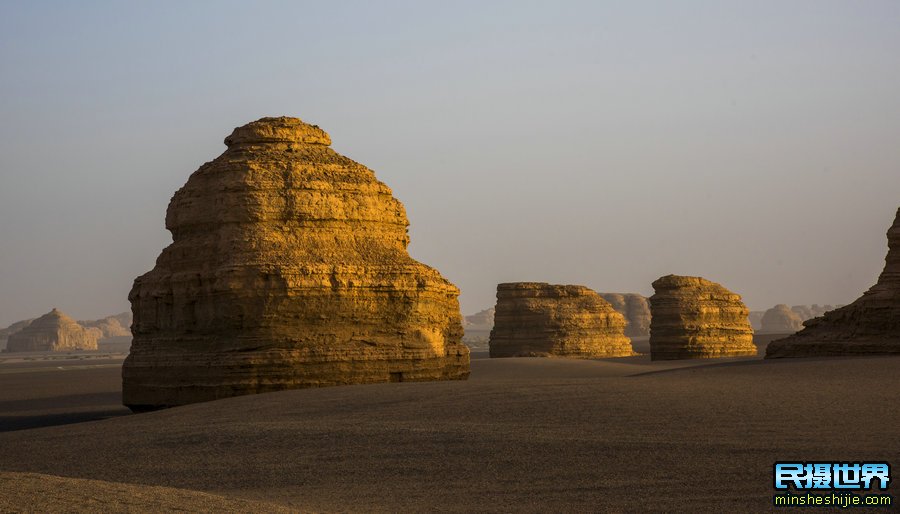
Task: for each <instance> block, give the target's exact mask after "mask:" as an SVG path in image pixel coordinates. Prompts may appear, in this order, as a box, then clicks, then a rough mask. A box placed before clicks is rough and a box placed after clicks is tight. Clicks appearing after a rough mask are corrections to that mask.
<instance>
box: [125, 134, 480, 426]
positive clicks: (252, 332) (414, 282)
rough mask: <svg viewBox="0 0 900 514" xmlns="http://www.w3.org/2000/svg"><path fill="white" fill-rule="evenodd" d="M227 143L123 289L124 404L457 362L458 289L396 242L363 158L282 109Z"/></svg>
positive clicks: (362, 378)
mask: <svg viewBox="0 0 900 514" xmlns="http://www.w3.org/2000/svg"><path fill="white" fill-rule="evenodd" d="M225 144H226V145H227V146H228V149H227V150H226V151H225V152H224V153H223V154H222V155H221V156H219V157H218V158H216V159H215V160H213V161H211V162H208V163H206V164H204V165H203V166H201V167H200V169H198V170H197V171H196V172H194V173H193V174H192V175H191V176H190V178H189V179H188V181H187V183H186V184H185V185H184V186H183V187H182V188H181V189H180V190H179V191H178V192H177V193H175V196H174V197H173V198H172V201H171V202H170V204H169V208H168V212H167V214H166V228H167V229H169V230H170V231H171V232H172V237H173V240H174V242H173V243H172V244H171V245H170V246H169V247H167V248H166V249H165V250H163V252H162V254H161V255H160V256H159V258H158V259H157V261H156V267H155V268H154V269H153V270H152V271H150V272H149V273H146V274H145V275H142V276H140V277H138V278H137V279H136V280H135V282H134V287H133V288H132V290H131V293H130V294H129V300H131V303H132V311H133V313H134V322H133V325H132V332H133V333H134V339H133V342H132V345H131V353H130V355H129V356H128V358H127V359H126V360H125V363H124V366H123V369H122V376H123V401H124V403H125V404H126V405H127V406H129V407H131V408H132V409H133V410H148V409H155V408H162V407H167V406H173V405H181V404H186V403H192V402H199V401H205V400H213V399H216V398H223V397H228V396H236V395H242V394H251V393H262V392H267V391H277V390H282V389H291V388H302V387H317V386H329V385H339V384H356V383H364V382H391V381H394V382H399V381H421V380H441V379H465V378H466V377H467V376H468V374H469V350H468V348H466V346H465V345H463V344H462V343H461V342H460V339H461V337H462V333H463V328H462V323H461V321H462V320H461V318H462V317H461V315H460V312H459V303H458V301H457V297H458V295H459V290H458V289H457V288H456V286H454V285H453V284H451V283H450V282H448V281H447V280H446V279H444V278H443V277H442V276H441V275H440V273H438V272H437V270H435V269H433V268H430V267H428V266H425V265H424V264H421V263H419V262H417V261H415V260H413V259H412V258H411V257H410V256H409V254H408V253H407V245H408V244H409V236H408V234H407V227H408V225H409V223H408V221H407V218H406V212H405V210H404V208H403V205H402V204H401V203H400V202H399V201H398V200H397V199H395V198H394V197H393V196H392V193H391V190H390V189H389V188H388V187H387V186H385V185H384V184H383V183H381V182H379V181H378V180H377V179H376V178H375V174H374V173H373V172H372V171H371V170H369V169H368V168H366V167H365V166H363V165H361V164H359V163H357V162H354V161H352V160H350V159H348V158H346V157H344V156H342V155H340V154H338V153H336V152H335V151H334V150H332V149H331V148H329V145H330V144H331V138H330V137H329V136H328V134H326V133H325V131H323V130H322V129H320V128H319V127H317V126H314V125H308V124H306V123H303V122H302V121H300V120H299V119H296V118H286V117H282V118H263V119H260V120H258V121H255V122H252V123H249V124H247V125H244V126H242V127H239V128H237V129H235V130H234V132H232V134H231V135H230V136H228V137H227V138H226V139H225Z"/></svg>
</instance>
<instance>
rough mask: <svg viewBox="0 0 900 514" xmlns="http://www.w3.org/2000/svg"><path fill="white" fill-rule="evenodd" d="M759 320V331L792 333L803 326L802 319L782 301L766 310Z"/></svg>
mask: <svg viewBox="0 0 900 514" xmlns="http://www.w3.org/2000/svg"><path fill="white" fill-rule="evenodd" d="M760 321H761V323H760V325H761V327H760V332H769V333H775V334H779V333H780V334H793V333H794V332H796V331H798V330H800V329H802V328H803V319H801V318H800V316H798V315H797V313H796V312H794V311H793V310H792V309H791V308H790V307H788V306H787V305H785V304H783V303H779V304H778V305H776V306H775V307H772V308H771V309H769V310H767V311H766V312H765V314H763V317H762V320H760Z"/></svg>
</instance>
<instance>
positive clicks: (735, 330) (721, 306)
mask: <svg viewBox="0 0 900 514" xmlns="http://www.w3.org/2000/svg"><path fill="white" fill-rule="evenodd" d="M653 290H654V291H655V294H654V295H653V296H651V297H650V309H651V311H652V313H653V317H652V318H651V320H650V358H651V359H652V360H667V359H704V358H714V357H735V356H742V355H756V352H757V349H756V345H754V344H753V329H752V328H750V322H749V320H748V314H749V310H748V309H747V307H746V306H745V305H744V303H743V302H742V301H741V296H740V295H738V294H735V293H732V292H731V291H729V290H728V289H725V288H724V287H722V286H721V285H719V284H717V283H715V282H711V281H709V280H706V279H705V278H701V277H683V276H678V275H666V276H665V277H662V278H660V279H658V280H656V281H655V282H653Z"/></svg>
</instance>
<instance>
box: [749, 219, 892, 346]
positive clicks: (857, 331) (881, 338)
mask: <svg viewBox="0 0 900 514" xmlns="http://www.w3.org/2000/svg"><path fill="white" fill-rule="evenodd" d="M887 238H888V253H887V257H885V265H884V270H883V271H882V272H881V275H880V276H879V277H878V282H877V283H876V284H875V285H874V286H872V287H871V288H870V289H869V290H868V291H866V292H865V293H863V295H862V296H861V297H860V298H859V299H857V300H856V301H855V302H853V303H851V304H850V305H846V306H844V307H841V308H839V309H835V310H833V311H829V312H826V313H825V314H824V315H823V316H821V317H818V318H813V319H811V320H807V321H805V322H804V323H803V325H804V326H805V327H806V328H804V329H803V330H801V331H800V332H797V333H796V334H794V335H792V336H790V337H786V338H784V339H779V340H777V341H773V342H771V343H769V346H768V348H767V349H766V358H767V359H770V358H778V357H816V356H842V355H875V354H898V353H900V209H898V210H897V217H896V218H895V219H894V224H893V225H892V226H891V228H889V229H888V232H887Z"/></svg>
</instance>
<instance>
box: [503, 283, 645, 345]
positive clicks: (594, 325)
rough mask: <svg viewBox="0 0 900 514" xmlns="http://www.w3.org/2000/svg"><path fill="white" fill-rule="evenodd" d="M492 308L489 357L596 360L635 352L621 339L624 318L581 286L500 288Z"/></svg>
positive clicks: (522, 285)
mask: <svg viewBox="0 0 900 514" xmlns="http://www.w3.org/2000/svg"><path fill="white" fill-rule="evenodd" d="M495 309H496V310H495V313H494V328H493V330H491V338H490V356H491V357H518V356H558V357H576V358H596V357H624V356H628V355H632V354H633V353H634V352H633V351H632V348H631V340H630V339H629V338H628V337H626V336H625V317H624V316H622V315H621V314H620V313H618V312H616V310H615V309H613V308H612V305H610V304H609V302H607V301H606V300H604V299H603V298H601V297H600V295H598V294H597V293H596V292H594V291H592V290H590V289H588V288H586V287H584V286H576V285H552V284H545V283H542V282H513V283H508V284H499V285H498V286H497V305H496V308H495Z"/></svg>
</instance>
